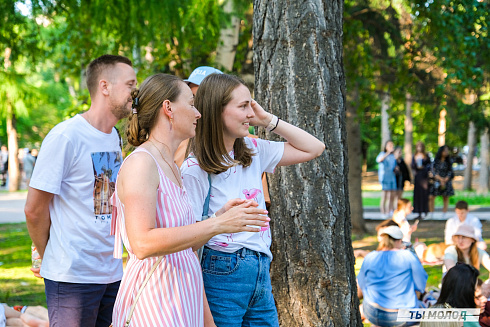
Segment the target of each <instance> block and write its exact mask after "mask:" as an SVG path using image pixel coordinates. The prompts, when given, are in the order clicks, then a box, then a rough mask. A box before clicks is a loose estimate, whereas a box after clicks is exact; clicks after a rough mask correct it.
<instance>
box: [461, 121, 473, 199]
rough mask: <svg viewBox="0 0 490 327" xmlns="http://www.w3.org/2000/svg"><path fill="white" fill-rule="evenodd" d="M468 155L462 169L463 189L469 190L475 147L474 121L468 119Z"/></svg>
mask: <svg viewBox="0 0 490 327" xmlns="http://www.w3.org/2000/svg"><path fill="white" fill-rule="evenodd" d="M467 143H468V155H467V156H466V167H465V169H464V182H463V190H465V191H469V190H471V182H472V178H473V157H474V156H475V147H476V128H475V123H473V122H472V121H470V126H469V128H468V140H467Z"/></svg>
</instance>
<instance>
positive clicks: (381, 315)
mask: <svg viewBox="0 0 490 327" xmlns="http://www.w3.org/2000/svg"><path fill="white" fill-rule="evenodd" d="M362 310H363V311H364V316H365V317H366V318H367V319H368V320H369V322H370V323H371V324H374V325H377V326H381V327H391V326H413V325H417V324H419V323H418V322H416V323H406V322H404V321H396V317H397V316H398V312H389V311H385V310H381V309H379V308H376V307H374V306H372V305H370V304H369V302H367V301H364V302H363V303H362Z"/></svg>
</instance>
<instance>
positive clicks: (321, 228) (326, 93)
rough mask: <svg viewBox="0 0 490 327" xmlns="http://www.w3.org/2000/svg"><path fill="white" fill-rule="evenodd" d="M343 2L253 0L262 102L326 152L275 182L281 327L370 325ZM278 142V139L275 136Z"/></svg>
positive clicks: (274, 273)
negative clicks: (353, 168) (362, 306)
mask: <svg viewBox="0 0 490 327" xmlns="http://www.w3.org/2000/svg"><path fill="white" fill-rule="evenodd" d="M342 11H343V1H341V0H330V1H327V0H321V1H320V0H317V1H314V2H313V1H286V0H269V1H261V0H254V32H253V34H254V65H255V77H256V84H255V92H256V93H255V94H256V99H257V101H258V102H259V103H261V104H262V105H263V106H264V108H266V110H268V111H272V112H273V113H274V114H277V115H278V116H279V117H280V118H281V119H284V120H287V121H289V122H291V123H293V124H294V125H297V126H299V127H300V128H303V129H305V130H307V131H308V132H310V133H312V134H313V135H315V136H317V137H318V138H319V139H320V140H323V141H324V142H325V143H326V146H327V150H326V151H325V152H324V153H323V155H322V156H321V157H319V158H318V159H315V160H312V161H311V162H308V163H304V164H300V165H295V166H290V167H281V168H279V169H277V171H276V173H275V174H274V175H272V176H271V178H270V191H271V199H272V207H271V217H272V222H273V224H272V231H273V236H274V238H273V239H274V243H273V246H272V253H273V254H274V258H275V259H274V261H273V263H272V269H271V277H272V283H273V291H274V294H275V298H276V304H277V308H278V312H279V321H280V325H281V326H287V327H294V326H305V327H308V326H362V323H361V321H360V316H359V300H358V298H357V294H356V277H355V274H354V254H353V250H352V244H351V232H350V230H351V223H350V219H349V215H350V213H349V191H348V183H347V174H348V162H347V148H346V127H345V77H344V72H343V68H342ZM270 136H271V137H273V138H276V139H278V137H277V136H275V135H274V134H272V135H270Z"/></svg>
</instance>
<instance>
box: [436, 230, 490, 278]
mask: <svg viewBox="0 0 490 327" xmlns="http://www.w3.org/2000/svg"><path fill="white" fill-rule="evenodd" d="M477 241H478V238H477V236H476V233H475V229H474V228H473V226H470V225H461V226H459V227H458V229H457V230H456V232H455V233H454V234H453V242H454V245H451V246H449V247H448V248H447V249H446V251H445V252H444V265H443V266H442V272H443V273H446V271H448V270H449V269H451V268H452V267H454V265H455V264H456V263H457V262H462V263H467V264H470V265H472V266H473V267H474V268H476V269H477V270H480V264H482V265H483V266H484V267H485V268H486V269H487V270H490V256H489V255H488V253H487V252H485V251H484V250H482V249H480V248H478V247H477V245H476V243H477Z"/></svg>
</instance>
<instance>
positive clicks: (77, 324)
mask: <svg viewBox="0 0 490 327" xmlns="http://www.w3.org/2000/svg"><path fill="white" fill-rule="evenodd" d="M120 283H121V282H115V283H111V284H77V283H64V282H55V281H52V280H49V279H44V286H45V292H46V302H47V304H48V314H49V326H51V327H56V326H60V327H64V326H70V327H93V326H95V327H108V326H109V325H110V324H111V322H112V310H113V308H114V302H115V301H116V295H117V291H118V290H119V284H120Z"/></svg>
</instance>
